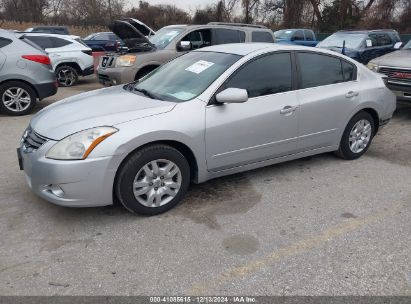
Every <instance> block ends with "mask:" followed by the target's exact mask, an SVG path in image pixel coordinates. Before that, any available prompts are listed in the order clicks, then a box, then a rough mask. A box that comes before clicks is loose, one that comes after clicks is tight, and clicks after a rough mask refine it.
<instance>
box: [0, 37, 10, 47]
mask: <svg viewBox="0 0 411 304" xmlns="http://www.w3.org/2000/svg"><path fill="white" fill-rule="evenodd" d="M12 42H13V40H10V39H7V38H3V37H0V48H3V47H5V46H6V45H9V44H10V43H12Z"/></svg>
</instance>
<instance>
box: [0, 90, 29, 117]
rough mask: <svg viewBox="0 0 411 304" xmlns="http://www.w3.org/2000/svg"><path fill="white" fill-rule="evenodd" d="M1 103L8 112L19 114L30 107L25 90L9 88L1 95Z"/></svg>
mask: <svg viewBox="0 0 411 304" xmlns="http://www.w3.org/2000/svg"><path fill="white" fill-rule="evenodd" d="M2 101H3V104H4V106H5V107H6V108H7V109H8V110H10V111H13V112H21V111H24V110H26V109H27V108H28V107H29V106H30V103H31V97H30V94H29V93H28V92H27V91H26V90H25V89H23V88H19V87H11V88H8V89H7V90H6V91H5V92H4V93H3V96H2Z"/></svg>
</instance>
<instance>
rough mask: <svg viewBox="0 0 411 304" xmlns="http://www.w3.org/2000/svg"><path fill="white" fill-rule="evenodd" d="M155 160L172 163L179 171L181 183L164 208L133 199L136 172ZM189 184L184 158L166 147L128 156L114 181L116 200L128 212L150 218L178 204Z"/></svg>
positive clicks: (161, 146)
mask: <svg viewBox="0 0 411 304" xmlns="http://www.w3.org/2000/svg"><path fill="white" fill-rule="evenodd" d="M156 159H167V160H170V161H172V162H174V163H175V164H176V165H177V166H178V167H179V168H180V171H181V174H182V183H181V187H180V191H179V192H178V194H177V195H176V196H175V197H174V198H173V200H171V201H170V202H169V203H167V204H166V205H164V206H161V207H146V206H144V205H142V204H140V203H139V202H138V201H137V199H136V198H135V197H134V193H133V182H134V178H135V176H136V175H137V173H138V171H139V170H140V169H141V168H142V167H143V166H144V165H146V164H147V163H149V162H150V161H152V160H156ZM189 184H190V167H189V165H188V162H187V160H186V158H185V157H184V156H183V155H182V154H181V153H180V152H179V151H178V150H176V149H174V148H172V147H169V146H166V145H156V146H150V147H146V148H143V149H141V150H138V151H136V152H134V153H133V154H132V155H130V156H129V157H128V158H127V159H126V160H125V161H124V162H123V164H122V165H121V167H120V169H119V173H118V177H117V179H116V185H115V191H116V195H117V198H118V199H119V201H120V202H121V203H122V205H123V206H124V207H125V208H126V209H127V210H129V211H131V212H133V213H137V214H140V215H145V216H151V215H157V214H160V213H163V212H166V211H168V210H170V209H171V208H173V207H174V206H175V205H177V204H178V203H179V201H180V200H181V199H182V197H183V196H184V194H185V193H186V192H187V189H188V187H189Z"/></svg>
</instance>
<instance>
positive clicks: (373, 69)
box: [367, 62, 379, 72]
mask: <svg viewBox="0 0 411 304" xmlns="http://www.w3.org/2000/svg"><path fill="white" fill-rule="evenodd" d="M367 67H368V68H369V69H370V70H371V71H374V72H378V68H379V65H378V64H375V63H372V62H369V63H368V64H367Z"/></svg>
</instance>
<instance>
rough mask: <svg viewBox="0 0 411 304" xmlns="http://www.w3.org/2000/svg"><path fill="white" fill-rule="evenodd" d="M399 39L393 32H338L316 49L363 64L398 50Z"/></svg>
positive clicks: (395, 32)
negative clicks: (341, 55) (325, 50)
mask: <svg viewBox="0 0 411 304" xmlns="http://www.w3.org/2000/svg"><path fill="white" fill-rule="evenodd" d="M400 42H401V38H400V36H399V35H398V33H397V31H395V30H373V31H340V32H336V33H334V34H332V35H331V36H329V37H327V38H326V39H324V40H323V41H321V42H320V43H319V44H318V45H317V47H319V48H325V49H329V50H333V51H336V52H338V53H342V54H345V55H346V56H348V57H351V58H353V59H355V60H357V61H359V62H361V63H363V64H367V63H368V62H369V61H370V60H372V59H374V58H377V57H380V56H382V55H385V54H387V53H390V52H392V51H395V50H396V49H398V48H400V46H401V44H400Z"/></svg>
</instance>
